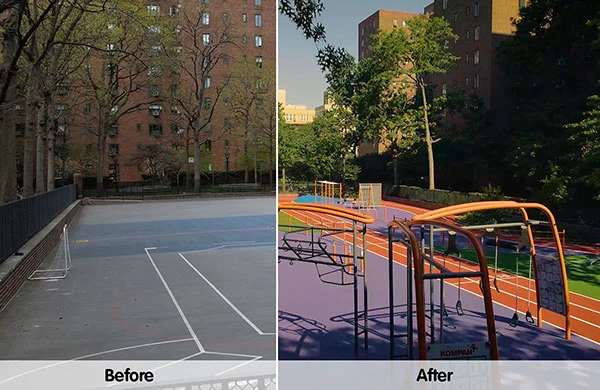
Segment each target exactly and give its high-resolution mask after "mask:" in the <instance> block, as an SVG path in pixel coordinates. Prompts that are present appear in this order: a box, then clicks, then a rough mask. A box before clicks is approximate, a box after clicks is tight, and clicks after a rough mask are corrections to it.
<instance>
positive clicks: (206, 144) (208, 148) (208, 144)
mask: <svg viewBox="0 0 600 390" xmlns="http://www.w3.org/2000/svg"><path fill="white" fill-rule="evenodd" d="M204 147H205V148H206V150H208V151H209V152H210V150H211V149H212V141H211V140H209V139H207V140H206V141H204Z"/></svg>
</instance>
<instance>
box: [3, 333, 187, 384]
mask: <svg viewBox="0 0 600 390" xmlns="http://www.w3.org/2000/svg"><path fill="white" fill-rule="evenodd" d="M193 340H194V339H192V338H187V339H177V340H167V341H159V342H156V343H148V344H139V345H131V346H129V347H123V348H115V349H109V350H107V351H102V352H96V353H91V354H89V355H84V356H80V357H76V358H73V359H71V360H63V361H61V362H56V363H53V364H49V365H47V366H43V367H39V368H36V369H34V370H29V371H26V372H23V373H21V374H19V375H15V376H12V377H10V378H7V379H4V380H3V381H2V382H0V385H1V384H3V383H6V382H10V381H12V380H14V379H18V378H21V377H23V376H25V375H29V374H33V373H34V372H38V371H42V370H45V369H47V368H52V367H56V366H60V365H62V364H65V363H69V362H74V361H77V360H83V359H87V358H91V357H95V356H100V355H107V354H109V353H114V352H121V351H127V350H131V349H138V348H145V347H153V346H155V345H164V344H173V343H181V342H185V341H193Z"/></svg>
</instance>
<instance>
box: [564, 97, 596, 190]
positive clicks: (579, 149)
mask: <svg viewBox="0 0 600 390" xmlns="http://www.w3.org/2000/svg"><path fill="white" fill-rule="evenodd" d="M566 127H567V128H570V129H574V130H576V132H575V133H574V134H573V135H572V136H571V137H570V141H571V142H573V143H574V144H575V148H574V149H575V153H574V154H573V155H572V156H571V157H572V158H573V160H574V162H575V163H576V164H575V165H574V168H573V170H572V172H573V176H574V177H576V178H578V179H577V180H578V181H579V182H582V183H585V184H586V185H587V186H589V187H590V188H592V189H593V191H594V192H593V197H594V198H595V199H596V200H600V96H598V95H593V96H590V97H589V98H588V110H587V111H585V112H584V114H583V119H582V120H581V121H579V122H576V123H573V124H568V125H567V126H566Z"/></svg>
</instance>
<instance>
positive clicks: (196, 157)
mask: <svg viewBox="0 0 600 390" xmlns="http://www.w3.org/2000/svg"><path fill="white" fill-rule="evenodd" d="M199 133H200V131H199V130H194V191H195V192H200V180H201V176H200V175H201V173H202V172H201V171H200V134H199Z"/></svg>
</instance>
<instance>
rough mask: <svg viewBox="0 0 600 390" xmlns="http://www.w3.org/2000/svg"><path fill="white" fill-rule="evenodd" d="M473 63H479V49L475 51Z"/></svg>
mask: <svg viewBox="0 0 600 390" xmlns="http://www.w3.org/2000/svg"><path fill="white" fill-rule="evenodd" d="M473 63H474V64H478V63H479V50H475V51H474V52H473Z"/></svg>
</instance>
